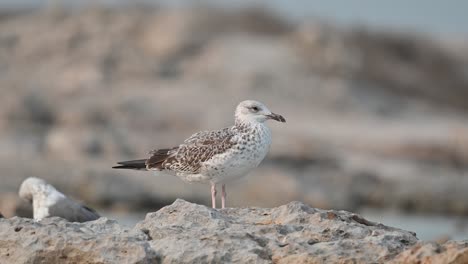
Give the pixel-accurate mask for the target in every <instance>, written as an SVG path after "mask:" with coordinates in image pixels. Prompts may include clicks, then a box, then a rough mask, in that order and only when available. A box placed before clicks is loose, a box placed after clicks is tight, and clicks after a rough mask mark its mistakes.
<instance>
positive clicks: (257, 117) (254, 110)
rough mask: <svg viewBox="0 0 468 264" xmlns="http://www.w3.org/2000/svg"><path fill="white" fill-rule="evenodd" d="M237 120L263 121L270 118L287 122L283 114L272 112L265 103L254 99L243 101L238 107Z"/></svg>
mask: <svg viewBox="0 0 468 264" xmlns="http://www.w3.org/2000/svg"><path fill="white" fill-rule="evenodd" d="M235 117H236V121H240V122H257V123H263V122H265V121H267V120H268V119H273V120H276V121H278V122H283V123H284V122H286V119H284V117H283V116H281V115H278V114H275V113H272V112H271V111H270V110H269V109H268V108H267V107H266V106H265V105H264V104H262V103H260V102H258V101H254V100H246V101H242V102H241V103H240V104H239V105H238V106H237V108H236V113H235Z"/></svg>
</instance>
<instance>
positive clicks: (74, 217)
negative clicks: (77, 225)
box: [19, 177, 100, 222]
mask: <svg viewBox="0 0 468 264" xmlns="http://www.w3.org/2000/svg"><path fill="white" fill-rule="evenodd" d="M19 196H20V197H21V198H23V199H25V200H26V201H28V202H29V203H32V206H33V215H34V219H35V220H41V219H43V218H46V217H52V216H58V217H62V218H64V219H66V220H68V221H70V222H86V221H92V220H96V219H98V218H99V217H100V216H99V214H98V213H97V212H96V211H95V210H93V209H91V208H89V207H87V206H85V205H83V204H81V203H78V202H76V201H74V200H72V199H70V198H68V197H66V196H65V195H64V194H63V193H61V192H59V191H57V190H56V189H55V188H54V186H52V185H50V184H48V183H47V182H45V181H44V180H42V179H39V178H35V177H30V178H27V179H26V180H25V181H23V183H22V184H21V187H20V189H19Z"/></svg>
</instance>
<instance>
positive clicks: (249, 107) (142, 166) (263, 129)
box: [113, 100, 286, 208]
mask: <svg viewBox="0 0 468 264" xmlns="http://www.w3.org/2000/svg"><path fill="white" fill-rule="evenodd" d="M268 119H273V120H276V121H279V122H286V120H285V119H284V118H283V117H282V116H281V115H278V114H274V113H272V112H271V111H270V110H268V108H267V107H266V106H265V105H264V104H262V103H260V102H257V101H253V100H247V101H243V102H241V103H240V104H239V105H238V106H237V108H236V111H235V122H234V126H231V127H227V128H223V129H220V130H214V131H202V132H198V133H196V134H193V135H192V136H191V137H189V138H188V139H186V140H185V141H184V143H182V144H180V145H179V146H177V147H173V148H165V149H157V150H153V151H151V152H150V155H151V156H150V157H149V158H148V159H139V160H131V161H122V162H118V164H120V165H119V166H115V167H113V168H115V169H136V170H155V171H165V172H168V173H170V174H172V175H176V176H178V177H179V178H181V179H182V180H183V181H186V182H201V183H208V182H209V183H211V203H212V206H213V208H216V184H218V183H220V184H222V189H221V190H222V192H221V207H222V208H225V205H226V187H225V182H227V181H229V180H232V179H236V178H239V177H242V176H244V175H246V174H247V173H248V172H249V171H251V170H252V169H253V168H255V167H257V166H258V165H259V164H260V162H261V161H262V160H263V158H265V156H266V154H267V153H268V150H269V149H270V145H271V132H270V129H269V128H268V126H267V125H266V124H265V121H267V120H268Z"/></svg>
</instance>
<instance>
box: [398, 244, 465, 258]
mask: <svg viewBox="0 0 468 264" xmlns="http://www.w3.org/2000/svg"><path fill="white" fill-rule="evenodd" d="M393 263H415V264H416V263H431V264H439V263H440V264H449V263H450V264H463V263H468V241H448V242H446V243H445V244H442V245H440V244H437V243H435V242H434V243H429V242H420V243H417V244H416V245H414V246H413V247H411V248H409V249H407V250H405V251H403V252H402V253H401V254H399V255H398V256H397V257H396V258H395V259H394V260H393Z"/></svg>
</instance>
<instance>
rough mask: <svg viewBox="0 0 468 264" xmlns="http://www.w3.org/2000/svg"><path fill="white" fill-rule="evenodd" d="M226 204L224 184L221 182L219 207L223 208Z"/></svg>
mask: <svg viewBox="0 0 468 264" xmlns="http://www.w3.org/2000/svg"><path fill="white" fill-rule="evenodd" d="M225 206H226V185H225V184H223V186H222V188H221V208H223V209H224V208H225Z"/></svg>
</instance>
